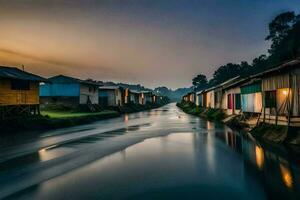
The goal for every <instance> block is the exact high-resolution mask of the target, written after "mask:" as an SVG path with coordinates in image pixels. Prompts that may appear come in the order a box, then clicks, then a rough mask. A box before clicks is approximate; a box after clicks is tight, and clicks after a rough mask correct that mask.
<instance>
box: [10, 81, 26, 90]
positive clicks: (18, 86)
mask: <svg viewBox="0 0 300 200" xmlns="http://www.w3.org/2000/svg"><path fill="white" fill-rule="evenodd" d="M11 89H12V90H30V82H29V81H26V80H18V79H14V80H11Z"/></svg>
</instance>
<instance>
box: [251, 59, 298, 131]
mask: <svg viewBox="0 0 300 200" xmlns="http://www.w3.org/2000/svg"><path fill="white" fill-rule="evenodd" d="M253 78H260V79H261V90H262V99H263V105H262V116H261V118H260V120H262V121H264V122H266V123H272V124H280V125H290V126H300V96H299V94H300V93H299V91H300V60H293V61H291V62H287V63H285V64H282V65H280V66H278V67H275V68H272V69H270V70H267V71H264V72H262V73H260V74H257V75H255V76H253Z"/></svg>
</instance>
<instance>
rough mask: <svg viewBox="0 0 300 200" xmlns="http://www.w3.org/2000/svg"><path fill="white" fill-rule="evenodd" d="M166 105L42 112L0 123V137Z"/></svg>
mask: <svg viewBox="0 0 300 200" xmlns="http://www.w3.org/2000/svg"><path fill="white" fill-rule="evenodd" d="M164 105H166V104H159V105H158V104H153V105H144V106H141V105H139V106H130V105H129V106H126V108H125V107H124V108H123V109H120V110H104V111H100V112H90V113H87V112H84V113H83V112H66V111H59V110H43V111H42V112H41V113H42V114H41V115H37V116H23V117H18V118H11V119H6V120H1V121H0V129H1V132H2V134H1V135H3V136H4V135H10V134H15V135H18V134H20V133H23V132H37V131H48V130H55V129H59V128H68V127H73V126H79V125H85V124H89V123H92V122H96V121H101V120H105V119H112V118H117V117H120V116H122V115H124V114H130V113H137V112H143V111H147V110H151V109H156V108H159V107H162V106H164Z"/></svg>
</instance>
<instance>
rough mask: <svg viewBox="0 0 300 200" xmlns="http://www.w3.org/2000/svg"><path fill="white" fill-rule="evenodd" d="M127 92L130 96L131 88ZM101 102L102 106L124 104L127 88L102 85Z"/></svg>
mask: <svg viewBox="0 0 300 200" xmlns="http://www.w3.org/2000/svg"><path fill="white" fill-rule="evenodd" d="M127 92H128V93H127V97H128V96H129V90H127ZM127 97H126V98H127ZM127 101H128V100H127ZM99 102H100V106H102V107H120V106H123V105H124V104H125V89H124V88H122V87H120V86H100V87H99Z"/></svg>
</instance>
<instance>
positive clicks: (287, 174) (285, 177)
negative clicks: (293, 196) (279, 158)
mask: <svg viewBox="0 0 300 200" xmlns="http://www.w3.org/2000/svg"><path fill="white" fill-rule="evenodd" d="M279 168H280V172H281V178H282V181H283V183H284V185H285V186H286V187H288V188H289V189H292V188H293V177H292V174H291V171H290V169H289V168H288V167H287V166H285V165H283V164H279Z"/></svg>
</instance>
